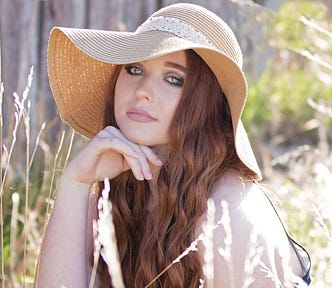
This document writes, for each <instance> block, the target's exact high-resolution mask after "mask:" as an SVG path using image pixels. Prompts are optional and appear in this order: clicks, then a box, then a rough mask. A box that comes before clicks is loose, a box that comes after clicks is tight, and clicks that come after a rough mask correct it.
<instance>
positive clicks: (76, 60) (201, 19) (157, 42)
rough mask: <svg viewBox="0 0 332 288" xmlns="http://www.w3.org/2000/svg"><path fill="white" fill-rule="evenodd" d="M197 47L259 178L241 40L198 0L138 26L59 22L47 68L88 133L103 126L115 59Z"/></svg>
mask: <svg viewBox="0 0 332 288" xmlns="http://www.w3.org/2000/svg"><path fill="white" fill-rule="evenodd" d="M186 49H193V50H194V51H195V52H196V53H197V54H198V55H200V57H201V58H202V59H203V60H204V61H205V62H206V63H207V65H209V67H210V68H211V70H212V71H213V72H214V74H215V75H216V77H217V79H218V81H219V83H220V85H221V87H222V89H223V91H224V93H225V95H226V97H227V100H228V102H229V106H230V109H231V114H232V120H233V128H234V135H235V146H236V151H237V153H238V156H239V158H240V159H241V161H242V162H243V163H244V164H245V165H246V166H247V167H248V168H250V169H251V170H252V171H254V172H255V173H256V174H257V179H260V178H261V174H260V170H259V168H258V165H257V163H256V159H255V157H254V154H253V151H252V149H251V146H250V143H249V141H248V137H247V134H246V132H245V130H244V127H243V125H242V122H241V120H240V117H241V114H242V110H243V107H244V104H245V100H246V97H247V82H246V79H245V76H244V74H243V72H242V64H243V63H242V53H241V49H240V46H239V44H238V42H237V40H236V38H235V36H234V34H233V32H232V31H231V29H230V28H229V27H228V25H227V24H226V23H225V22H224V21H223V20H221V19H220V18H219V17H218V16H217V15H215V14H214V13H212V12H210V11H209V10H207V9H205V8H203V7H201V6H198V5H194V4H184V3H179V4H174V5H170V6H167V7H165V8H162V9H160V10H159V11H157V12H155V13H154V14H152V15H151V16H150V17H149V18H148V19H147V20H146V21H145V22H144V23H143V24H142V25H141V26H139V27H138V28H137V30H136V31H135V32H117V31H104V30H92V29H73V28H63V27H55V28H53V30H52V31H51V34H50V38H49V46H48V73H49V80H50V86H51V89H52V92H53V96H54V99H55V101H56V104H57V107H58V110H59V113H60V116H61V118H62V119H63V120H64V121H65V122H67V123H68V124H69V125H70V126H71V127H72V128H73V129H74V130H76V131H77V132H79V133H80V134H83V135H84V136H87V137H89V138H91V137H93V136H94V135H96V134H97V133H98V132H99V131H100V130H101V129H103V128H104V127H103V126H102V125H103V115H104V106H105V97H106V94H107V93H108V86H109V80H110V78H111V74H112V72H113V71H114V67H115V65H114V64H126V63H133V62H140V61H144V60H147V59H151V58H153V57H158V56H162V55H165V54H168V53H172V52H176V51H180V50H186Z"/></svg>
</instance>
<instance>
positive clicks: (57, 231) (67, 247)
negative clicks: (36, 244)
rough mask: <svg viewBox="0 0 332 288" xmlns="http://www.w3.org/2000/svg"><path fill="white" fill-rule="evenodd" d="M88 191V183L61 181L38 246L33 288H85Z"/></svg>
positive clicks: (63, 179)
mask: <svg viewBox="0 0 332 288" xmlns="http://www.w3.org/2000/svg"><path fill="white" fill-rule="evenodd" d="M89 190H90V185H88V184H78V183H73V182H70V181H67V180H66V179H65V178H62V179H61V181H60V185H59V188H58V192H57V195H56V201H55V205H54V208H53V211H52V214H51V217H50V220H49V223H48V225H47V229H46V233H45V237H44V241H43V245H42V250H41V257H40V265H39V271H38V276H37V282H36V284H37V285H36V286H37V287H57V288H58V287H61V285H63V286H65V287H70V288H72V287H79V288H83V287H87V283H88V281H87V273H86V263H87V255H86V218H87V207H88V200H89Z"/></svg>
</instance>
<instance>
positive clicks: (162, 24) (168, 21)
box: [136, 16, 215, 47]
mask: <svg viewBox="0 0 332 288" xmlns="http://www.w3.org/2000/svg"><path fill="white" fill-rule="evenodd" d="M153 30H159V31H164V32H168V33H172V34H174V35H176V36H178V37H180V38H182V39H185V40H189V41H192V42H195V43H198V44H203V45H207V46H212V47H215V45H213V44H212V43H211V42H210V41H209V39H208V38H207V37H205V36H204V35H203V34H202V33H200V32H199V31H197V30H196V29H195V28H194V27H193V26H191V25H189V24H187V23H185V22H183V21H181V20H179V19H176V18H171V17H164V16H159V17H153V18H151V19H150V20H148V21H146V22H144V23H143V24H142V25H141V26H139V27H138V28H137V30H136V33H142V32H147V31H153Z"/></svg>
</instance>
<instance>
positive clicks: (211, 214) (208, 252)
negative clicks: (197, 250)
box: [202, 199, 216, 288]
mask: <svg viewBox="0 0 332 288" xmlns="http://www.w3.org/2000/svg"><path fill="white" fill-rule="evenodd" d="M215 213H216V207H215V205H214V201H213V200H212V199H208V201H207V221H206V222H205V223H203V227H202V228H203V233H204V235H205V237H204V239H203V245H204V247H205V249H204V264H203V272H204V276H205V281H204V282H206V285H207V286H206V287H208V288H213V287H214V263H213V260H214V254H213V247H214V245H213V229H214V225H215Z"/></svg>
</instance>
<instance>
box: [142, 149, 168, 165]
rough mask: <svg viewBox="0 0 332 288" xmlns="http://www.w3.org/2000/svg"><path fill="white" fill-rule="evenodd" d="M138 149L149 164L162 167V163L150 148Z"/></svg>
mask: <svg viewBox="0 0 332 288" xmlns="http://www.w3.org/2000/svg"><path fill="white" fill-rule="evenodd" d="M140 147H141V150H142V151H143V153H144V155H145V157H146V158H147V159H148V161H149V162H151V163H152V164H154V165H156V166H162V165H163V162H162V161H161V160H160V159H159V157H158V155H157V154H156V153H155V152H154V151H153V150H152V149H151V148H150V147H147V146H140Z"/></svg>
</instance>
